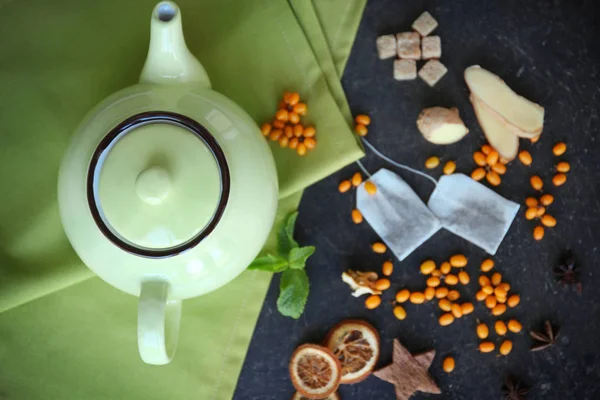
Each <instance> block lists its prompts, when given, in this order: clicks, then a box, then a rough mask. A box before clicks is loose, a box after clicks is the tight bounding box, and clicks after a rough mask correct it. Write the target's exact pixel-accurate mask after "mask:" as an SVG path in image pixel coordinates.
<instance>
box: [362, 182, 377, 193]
mask: <svg viewBox="0 0 600 400" xmlns="http://www.w3.org/2000/svg"><path fill="white" fill-rule="evenodd" d="M365 190H366V191H367V193H369V194H371V195H373V194H375V193H377V186H375V184H374V183H373V182H371V181H367V182H365Z"/></svg>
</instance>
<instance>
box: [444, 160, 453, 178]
mask: <svg viewBox="0 0 600 400" xmlns="http://www.w3.org/2000/svg"><path fill="white" fill-rule="evenodd" d="M443 171H444V175H451V174H453V173H454V171H456V163H455V162H454V161H448V162H447V163H446V164H444V169H443Z"/></svg>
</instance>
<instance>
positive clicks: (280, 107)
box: [277, 100, 288, 110]
mask: <svg viewBox="0 0 600 400" xmlns="http://www.w3.org/2000/svg"><path fill="white" fill-rule="evenodd" d="M287 108H288V105H287V103H286V102H285V101H284V100H281V101H280V102H279V104H277V109H278V110H287Z"/></svg>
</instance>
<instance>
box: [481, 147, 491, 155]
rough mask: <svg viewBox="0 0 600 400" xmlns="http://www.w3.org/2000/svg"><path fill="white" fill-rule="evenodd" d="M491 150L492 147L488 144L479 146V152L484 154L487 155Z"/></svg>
mask: <svg viewBox="0 0 600 400" xmlns="http://www.w3.org/2000/svg"><path fill="white" fill-rule="evenodd" d="M493 150H494V149H492V146H490V145H489V144H484V145H483V146H481V152H482V153H483V154H485V155H486V156H487V155H489V154H490V153H491V152H492V151H493Z"/></svg>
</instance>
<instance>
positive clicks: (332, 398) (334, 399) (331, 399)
mask: <svg viewBox="0 0 600 400" xmlns="http://www.w3.org/2000/svg"><path fill="white" fill-rule="evenodd" d="M292 400H310V399H309V398H308V397H305V396H302V394H300V393H298V392H296V393H294V396H293V397H292ZM319 400H342V398H341V397H340V395H339V394H337V393H333V394H330V395H329V396H327V397H325V398H323V399H319Z"/></svg>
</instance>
